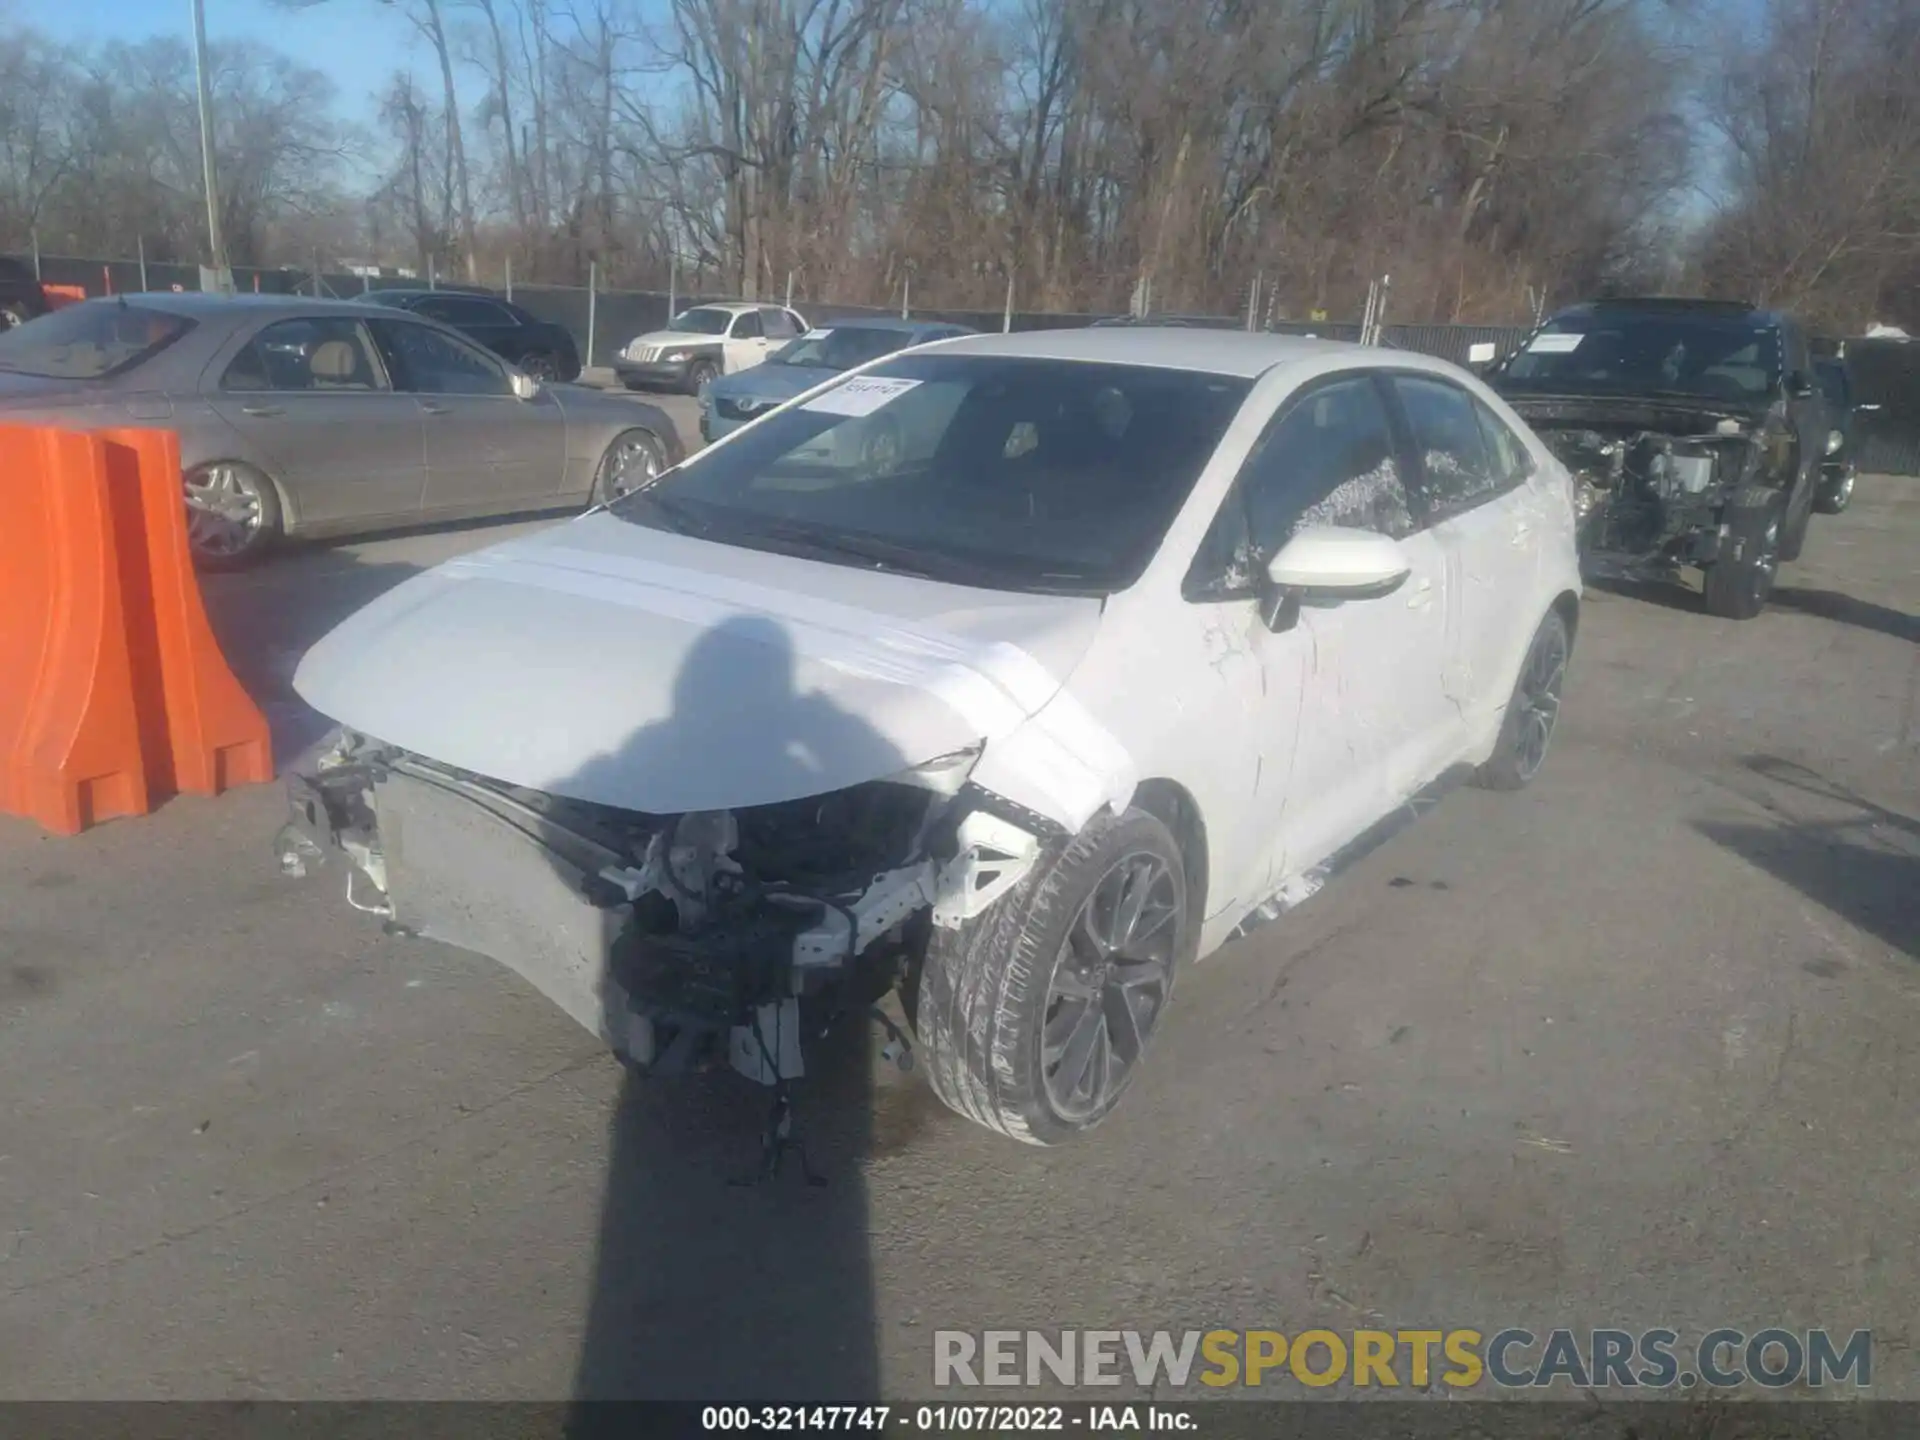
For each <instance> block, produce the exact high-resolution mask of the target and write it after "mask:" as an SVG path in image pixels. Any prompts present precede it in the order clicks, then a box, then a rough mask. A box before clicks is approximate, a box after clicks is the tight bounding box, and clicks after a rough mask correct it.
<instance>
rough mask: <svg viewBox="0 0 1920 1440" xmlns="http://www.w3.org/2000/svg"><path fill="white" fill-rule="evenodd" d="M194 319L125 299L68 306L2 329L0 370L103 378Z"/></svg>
mask: <svg viewBox="0 0 1920 1440" xmlns="http://www.w3.org/2000/svg"><path fill="white" fill-rule="evenodd" d="M192 328H193V321H191V320H189V319H187V318H186V316H184V315H174V314H171V313H169V312H168V311H165V310H149V309H147V308H146V307H144V306H140V305H129V304H127V303H126V302H125V301H124V300H115V301H109V300H99V301H94V302H93V303H91V304H81V305H69V306H67V307H66V308H65V309H63V310H55V311H54V312H53V313H52V314H50V315H42V316H41V317H40V318H39V319H38V320H34V321H32V322H30V323H28V324H26V325H22V326H19V327H18V328H16V329H13V330H6V331H0V371H5V372H6V373H8V374H10V375H40V376H44V377H46V378H47V379H50V380H104V379H106V378H107V377H108V376H110V375H117V374H119V373H120V372H121V371H123V370H130V369H132V368H133V367H134V366H135V365H138V364H140V363H141V362H142V361H143V360H145V359H147V358H148V357H149V356H151V355H154V354H156V353H158V352H159V351H161V350H164V349H166V348H167V346H169V345H171V344H172V343H173V342H174V341H176V340H178V339H179V338H180V337H181V336H182V335H184V334H186V333H187V331H189V330H191V329H192Z"/></svg>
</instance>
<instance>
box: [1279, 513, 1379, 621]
mask: <svg viewBox="0 0 1920 1440" xmlns="http://www.w3.org/2000/svg"><path fill="white" fill-rule="evenodd" d="M1412 572H1413V564H1412V562H1411V561H1409V560H1408V559H1407V555H1406V552H1405V551H1404V550H1402V549H1401V548H1400V542H1399V541H1397V540H1395V539H1393V538H1392V537H1391V536H1387V535H1381V534H1379V533H1377V532H1375V531H1372V530H1351V529H1347V528H1345V527H1344V526H1337V525H1309V526H1307V527H1306V528H1305V529H1304V530H1302V531H1300V532H1299V533H1298V534H1297V535H1295V536H1294V537H1293V538H1292V539H1291V540H1289V541H1287V543H1286V544H1285V545H1283V546H1281V547H1280V552H1279V553H1278V554H1277V555H1275V556H1274V557H1273V559H1271V560H1270V561H1268V562H1267V584H1266V589H1265V593H1264V594H1263V595H1262V596H1261V602H1260V614H1261V618H1262V619H1263V620H1265V621H1266V623H1267V628H1268V629H1270V630H1275V631H1280V630H1287V629H1290V628H1291V627H1292V625H1293V623H1294V621H1295V620H1297V619H1298V618H1299V614H1300V605H1301V603H1302V602H1303V601H1307V600H1371V599H1375V598H1377V597H1379V596H1381V595H1390V594H1392V593H1393V592H1394V591H1395V590H1397V589H1399V588H1400V586H1401V585H1402V584H1403V583H1405V581H1406V578H1407V576H1408V575H1410V574H1411V573H1412Z"/></svg>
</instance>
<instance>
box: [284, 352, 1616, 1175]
mask: <svg viewBox="0 0 1920 1440" xmlns="http://www.w3.org/2000/svg"><path fill="white" fill-rule="evenodd" d="M1579 591H1580V581H1579V571H1578V566H1577V563H1576V560H1575V551H1574V515H1573V507H1572V502H1571V488H1570V481H1569V479H1568V476H1567V474H1566V472H1565V470H1564V469H1563V468H1562V467H1561V466H1560V464H1559V462H1557V461H1556V460H1555V459H1554V458H1553V456H1552V454H1551V453H1550V452H1549V451H1547V450H1546V449H1545V448H1544V447H1543V446H1542V445H1541V444H1540V443H1539V442H1538V441H1537V440H1536V439H1535V437H1534V436H1533V435H1532V434H1531V433H1530V432H1529V431H1528V430H1527V428H1526V427H1525V425H1524V424H1522V423H1521V422H1520V421H1519V420H1518V419H1517V418H1516V417H1515V416H1514V414H1513V412H1512V411H1511V410H1510V409H1508V407H1507V406H1506V405H1505V404H1504V403H1503V402H1502V401H1501V400H1500V399H1499V398H1498V397H1497V396H1495V395H1494V394H1493V393H1492V392H1490V391H1489V390H1488V389H1486V387H1484V386H1483V385H1481V384H1480V383H1479V382H1478V381H1476V380H1474V379H1473V378H1472V377H1470V376H1468V375H1467V374H1465V373H1463V372H1462V371H1460V370H1458V369H1455V368H1454V367H1452V366H1450V365H1447V364H1444V363H1442V362H1439V361H1435V360H1429V359H1426V358H1423V357H1420V356H1416V355H1411V354H1406V353H1402V352H1397V351H1383V350H1379V349H1365V348H1360V347H1356V346H1350V345H1340V344H1333V343H1328V342H1321V341H1313V340H1302V339H1288V338H1278V337H1272V336H1259V335H1246V334H1233V333H1222V332H1212V331H1195V330H1161V331H1155V330H1152V329H1146V328H1142V329H1138V330H1131V331H1115V330H1088V331H1050V332H1038V333H1032V334H1023V335H996V336H973V337H966V338H962V339H958V340H952V341H944V342H940V343H938V344H936V345H933V346H928V347H923V348H920V349H917V350H914V351H911V352H907V353H904V354H900V355H896V356H892V357H889V358H887V359H885V360H882V361H880V362H877V363H876V364H874V365H871V366H868V367H867V368H866V369H864V370H863V371H861V372H859V373H857V374H854V375H851V376H843V377H839V378H837V379H835V380H834V381H832V382H830V383H828V384H827V385H824V386H822V387H820V388H818V389H816V390H814V391H812V392H809V393H808V394H807V395H804V396H801V397H799V398H798V399H796V400H795V401H793V402H791V403H789V404H787V405H785V406H783V407H782V408H781V409H779V410H777V411H774V412H772V413H771V414H769V415H766V416H763V417H762V418H760V419H758V420H756V421H755V422H754V423H752V424H750V425H748V426H746V427H744V428H743V429H741V430H738V431H736V432H734V433H733V434H731V435H729V436H728V437H727V438H726V439H725V440H723V441H722V442H721V443H719V444H717V445H714V446H712V447H710V448H708V449H707V450H705V451H703V452H702V453H701V454H699V455H697V456H695V457H694V458H692V459H690V460H688V461H686V462H684V463H683V464H681V465H679V466H678V467H676V468H674V469H672V470H670V471H668V472H667V473H666V474H665V475H664V476H662V477H661V478H660V479H659V480H658V481H656V482H655V483H653V484H651V485H650V486H649V487H647V488H645V489H643V490H640V491H636V492H634V493H632V494H629V495H626V496H624V497H623V498H621V499H619V500H616V501H614V502H613V503H612V504H611V505H609V506H607V507H605V508H603V509H600V510H597V511H594V512H591V513H589V514H587V515H585V516H583V517H581V518H579V519H577V520H574V521H572V522H570V523H568V524H565V525H561V526H559V527H556V528H554V529H552V530H549V531H546V532H544V533H542V534H540V535H539V536H536V537H534V538H532V539H523V540H516V541H512V542H509V543H507V544H504V545H500V546H497V547H495V548H493V549H490V550H484V551H481V552H478V553H476V554H474V555H472V556H469V557H466V558H462V559H459V560H455V561H453V562H451V563H449V564H445V565H442V566H440V567H439V568H437V569H435V570H432V571H429V572H427V573H426V574H424V575H420V576H417V577H415V578H414V579H412V580H409V581H407V582H406V583H404V584H402V585H400V586H398V587H397V588H395V589H394V590H392V591H390V592H388V593H387V594H386V595H384V596H382V597H381V598H380V599H378V600H376V601H375V602H374V603H373V604H371V605H369V606H368V607H367V608H365V609H364V610H362V611H360V612H359V613H358V614H356V615H354V616H352V617H351V618H350V619H348V620H347V621H346V622H345V623H344V624H342V625H341V626H340V627H339V628H338V629H336V630H335V631H334V632H333V633H332V634H330V635H328V636H327V637H326V638H325V639H323V640H322V641H321V642H320V643H319V644H318V645H316V646H315V647H314V648H313V649H312V651H310V652H309V653H308V654H307V656H306V657H305V659H304V661H303V662H302V664H301V666H300V668H299V672H298V674H297V676H296V678H295V681H294V684H295V688H296V689H297V690H298V691H299V693H300V694H301V695H302V696H303V697H304V698H305V699H306V700H307V701H308V702H309V703H310V704H312V705H313V706H314V707H315V708H316V709H318V710H320V711H321V712H322V713H324V714H326V715H328V716H330V717H332V718H333V719H334V720H336V721H338V722H339V724H340V726H341V727H342V728H340V729H339V730H337V731H336V732H334V734H333V735H332V736H330V737H329V738H328V740H327V741H326V742H325V743H324V744H323V745H322V746H321V747H320V748H319V749H318V750H317V751H315V752H314V753H313V755H312V756H311V757H310V759H309V760H308V761H306V762H305V763H303V765H302V766H300V767H299V768H298V769H297V771H296V773H295V774H294V775H293V776H292V779H291V782H290V783H291V788H292V800H293V810H294V815H293V820H292V823H290V824H289V825H288V827H287V828H286V829H285V830H284V831H282V833H281V837H280V840H279V850H280V857H281V861H282V863H283V865H284V867H285V868H286V869H287V870H289V871H290V872H293V873H296V874H298V873H305V872H306V871H307V870H308V869H309V868H310V867H312V866H314V865H316V864H317V863H319V862H321V861H324V860H327V859H328V858H329V857H330V856H333V855H336V854H337V855H339V856H341V857H342V859H343V860H344V861H345V865H346V868H347V871H348V875H347V878H348V887H347V889H348V896H349V898H350V899H351V900H352V901H353V902H354V903H355V904H356V906H358V907H359V908H361V909H364V910H371V911H373V912H375V913H377V914H379V915H381V916H383V917H385V918H386V919H387V921H388V923H389V924H390V925H392V926H394V927H396V928H398V929H400V930H402V931H405V932H408V933H414V934H420V935H425V936H430V937H435V938H438V939H440V940H444V941H446V942H449V943H451V944H454V945H457V946H463V947H465V948H467V949H470V950H473V951H477V952H479V953H481V954H484V955H488V956H492V957H493V958H495V959H496V960H498V961H500V962H501V963H503V964H505V965H507V966H510V967H511V968H512V969H514V970H516V971H518V972H519V973H520V974H521V975H523V976H525V977H526V979H527V980H529V981H530V982H531V983H532V984H533V985H535V986H536V987H537V988H538V989H540V990H541V991H542V992H543V993H544V994H546V995H547V996H548V997H550V998H551V999H552V1000H553V1001H554V1002H555V1003H557V1004H558V1005H560V1006H561V1007H562V1008H563V1009H565V1010H566V1011H567V1013H568V1014H570V1015H572V1016H573V1017H574V1019H576V1020H577V1021H579V1022H580V1023H581V1024H582V1025H585V1026H586V1027H588V1028H589V1029H591V1030H593V1031H595V1032H596V1033H597V1034H599V1035H600V1036H602V1037H603V1038H604V1039H605V1040H606V1041H607V1042H608V1043H609V1044H610V1045H611V1046H612V1047H613V1048H614V1049H615V1050H617V1051H618V1052H619V1053H620V1054H621V1055H622V1056H624V1057H625V1058H627V1059H628V1060H629V1061H630V1062H632V1063H634V1064H635V1065H637V1066H640V1067H642V1068H645V1069H649V1070H655V1071H672V1070H674V1069H677V1068H679V1067H681V1066H683V1065H685V1064H687V1063H689V1062H693V1061H696V1060H700V1059H702V1058H704V1057H709V1056H717V1055H721V1054H724V1055H726V1056H728V1057H729V1058H730V1059H731V1060H732V1062H733V1064H734V1065H735V1066H736V1067H737V1068H739V1069H740V1070H742V1071H743V1072H745V1073H747V1074H748V1075H750V1076H752V1077H754V1078H756V1079H759V1080H761V1081H763V1082H766V1083H768V1084H772V1085H775V1086H782V1087H783V1086H784V1085H785V1084H786V1082H788V1081H790V1080H791V1079H792V1078H793V1077H795V1076H797V1075H799V1074H801V1073H802V1072H803V1070H804V1068H805V1064H806V1059H805V1056H804V1054H803V1049H802V1045H801V1038H802V1036H803V1035H811V1034H815V1033H817V1032H818V1029H819V1023H818V1019H819V1017H820V1016H822V1015H827V1014H831V1013H835V1012H844V1011H852V1012H856V1013H865V1012H866V1011H867V1010H868V1009H869V1008H870V1007H871V1006H873V1005H874V1004H876V1003H877V1002H878V1001H879V1000H881V999H883V998H884V997H885V996H886V994H887V992H888V991H890V990H893V989H896V988H897V989H898V990H899V992H900V997H901V1003H902V1006H903V1009H904V1012H905V1014H906V1015H907V1017H908V1018H909V1020H910V1022H911V1026H912V1030H913V1033H914V1039H915V1041H917V1048H918V1051H919V1053H920V1055H921V1057H922V1062H923V1068H924V1069H925V1071H926V1072H927V1074H928V1075H929V1077H930V1079H931V1082H932V1084H933V1087H934V1089H935V1090H936V1091H937V1092H938V1093H939V1095H940V1097H941V1098H942V1099H943V1100H945V1101H946V1102H947V1103H948V1104H949V1105H950V1106H952V1107H953V1108H954V1109H955V1110H958V1111H959V1112H960V1113H961V1114H963V1115H967V1116H969V1117H971V1118H972V1119H974V1120H977V1121H979V1122H980V1123H982V1124H984V1125H987V1126H990V1127H992V1128H993V1129H995V1130H998V1131H1001V1132H1002V1133H1004V1134H1007V1135H1010V1136H1013V1137H1014V1138H1016V1139H1020V1140H1026V1141H1031V1142H1034V1143H1039V1144H1049V1143H1054V1142H1058V1141H1061V1140H1064V1139H1067V1138H1069V1137H1071V1136H1073V1135H1075V1134H1076V1133H1078V1132H1080V1131H1082V1130H1085V1129H1088V1128H1090V1127H1091V1126H1093V1125H1095V1124H1096V1123H1098V1122H1099V1121H1100V1119H1101V1118H1102V1117H1104V1116H1105V1115H1106V1114H1107V1113H1108V1112H1109V1111H1110V1110H1111V1109H1112V1107H1113V1106H1114V1104H1115V1102H1116V1101H1118V1099H1119V1098H1120V1096H1121V1095H1122V1094H1123V1093H1124V1092H1125V1090H1126V1089H1127V1087H1128V1085H1129V1084H1130V1083H1131V1082H1132V1080H1133V1078H1134V1076H1135V1075H1136V1073H1137V1072H1138V1070H1139V1068H1140V1060H1141V1057H1142V1055H1143V1054H1144V1053H1145V1051H1146V1050H1147V1048H1148V1046H1149V1044H1150V1042H1151V1041H1152V1039H1153V1036H1154V1034H1155V1032H1156V1030H1157V1029H1158V1028H1159V1026H1160V1024H1161V1023H1162V1019H1163V1017H1164V1015H1165V1013H1166V1010H1167V1007H1168V1003H1169V1002H1170V1000H1171V999H1172V996H1173V992H1174V989H1175V985H1176V982H1177V980H1178V978H1179V976H1180V973H1181V971H1182V970H1183V968H1184V967H1186V966H1188V965H1190V964H1192V963H1193V962H1194V961H1195V960H1197V959H1198V958H1200V957H1201V956H1204V955H1206V954H1208V953H1209V952H1211V951H1213V950H1215V949H1217V948H1218V947H1220V946H1221V945H1222V944H1224V943H1225V942H1226V941H1227V940H1229V939H1231V938H1232V937H1234V936H1235V935H1237V934H1239V933H1242V932H1243V931H1245V930H1247V929H1248V928H1251V927H1252V926H1253V925H1254V924H1257V923H1259V922H1260V921H1262V920H1266V919H1271V918H1273V917H1274V916H1276V915H1278V914H1280V913H1282V912H1283V911H1284V910H1286V909H1287V908H1288V907H1289V906H1291V905H1293V904H1296V903H1298V902H1299V901H1301V900H1303V899H1304V898H1305V897H1306V896H1308V895H1310V894H1311V893H1312V892H1313V891H1314V890H1315V889H1317V888H1318V887H1319V885H1320V884H1321V883H1322V881H1323V880H1324V878H1325V877H1326V876H1327V875H1328V874H1329V873H1330V872H1331V871H1332V870H1333V869H1334V868H1336V867H1337V866H1338V865H1339V864H1341V863H1342V862H1343V861H1344V860H1346V859H1347V858H1350V857H1351V856H1353V855H1355V854H1357V853H1360V852H1361V851H1363V850H1364V849H1365V848H1367V847H1368V846H1370V845H1371V844H1373V843H1376V842H1377V841H1378V840H1379V839H1380V838H1382V837H1384V835H1386V834H1387V833H1389V832H1390V831H1391V830H1392V829H1393V828H1394V827H1395V826H1396V825H1397V824H1398V823H1399V822H1400V821H1401V820H1403V819H1405V818H1407V817H1410V816H1411V815H1412V814H1414V813H1415V812H1416V811H1417V809H1418V808H1419V807H1420V805H1421V804H1422V803H1423V801H1424V800H1425V798H1427V797H1429V796H1431V795H1433V794H1435V793H1437V792H1438V790H1439V789H1441V788H1443V787H1444V786H1445V785H1447V784H1449V783H1451V782H1452V781H1453V780H1455V779H1458V778H1464V777H1469V776H1473V777H1477V778H1479V779H1480V780H1481V781H1482V782H1483V783H1486V784H1490V785H1493V786H1497V787H1502V788H1516V787H1518V786H1521V785H1524V784H1526V783H1527V782H1528V781H1529V780H1531V779H1532V778H1533V776H1534V775H1535V773H1536V772H1537V771H1538V770H1539V768H1540V765H1541V762H1542V760H1543V759H1544V757H1545V755H1546V751H1547V746H1548V742H1549V740H1550V739H1551V737H1552V734H1553V730H1554V725H1555V721H1556V719H1557V716H1558V713H1559V706H1560V693H1561V683H1562V678H1563V676H1564V673H1565V669H1566V664H1567V659H1568V656H1569V654H1570V652H1571V649H1572V644H1573V636H1574V628H1575V623H1576V620H1577V616H1578V603H1579V599H1578V597H1579Z"/></svg>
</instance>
